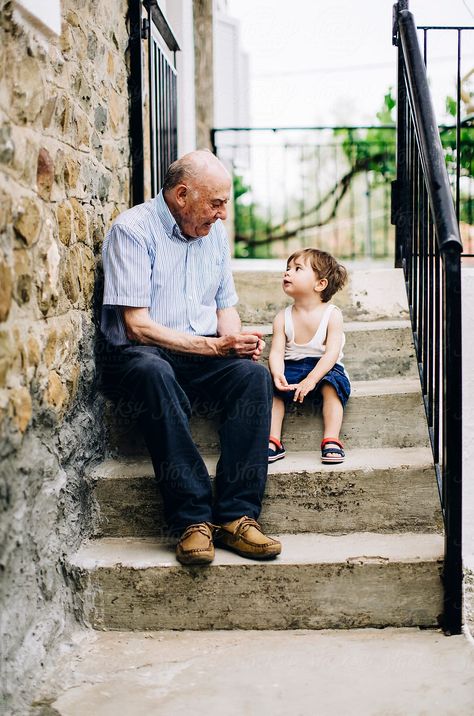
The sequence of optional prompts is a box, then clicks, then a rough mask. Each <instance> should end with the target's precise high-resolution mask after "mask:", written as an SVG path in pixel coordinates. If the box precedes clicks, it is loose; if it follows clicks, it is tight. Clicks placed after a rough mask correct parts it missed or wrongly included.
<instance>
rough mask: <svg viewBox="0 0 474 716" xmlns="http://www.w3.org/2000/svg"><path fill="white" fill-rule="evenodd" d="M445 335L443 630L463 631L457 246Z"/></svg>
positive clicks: (449, 264) (449, 261) (446, 259)
mask: <svg viewBox="0 0 474 716" xmlns="http://www.w3.org/2000/svg"><path fill="white" fill-rule="evenodd" d="M443 264H444V277H445V281H444V302H445V306H446V313H445V328H444V330H445V335H446V346H447V347H449V349H448V350H446V349H445V351H444V360H443V362H444V365H443V375H444V381H443V401H444V405H445V425H444V440H443V442H444V446H443V447H444V451H443V452H444V455H443V490H444V492H445V495H446V502H445V514H444V518H445V560H444V571H443V583H444V614H443V629H444V631H445V632H446V633H448V634H459V633H460V632H461V629H462V581H463V568H462V414H461V405H462V330H461V329H462V326H461V261H460V251H459V248H458V247H456V246H453V247H447V248H446V250H445V251H444V252H443Z"/></svg>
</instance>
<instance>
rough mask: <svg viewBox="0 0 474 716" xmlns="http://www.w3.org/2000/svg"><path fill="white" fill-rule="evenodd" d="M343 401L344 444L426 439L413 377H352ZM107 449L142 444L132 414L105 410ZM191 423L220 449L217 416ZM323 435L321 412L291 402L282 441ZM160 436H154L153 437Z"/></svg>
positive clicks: (135, 448) (133, 451)
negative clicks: (361, 378) (350, 386)
mask: <svg viewBox="0 0 474 716" xmlns="http://www.w3.org/2000/svg"><path fill="white" fill-rule="evenodd" d="M352 388H353V392H352V395H351V398H350V400H349V402H348V404H347V406H346V410H345V415H344V423H343V426H342V433H341V437H342V440H343V441H344V443H346V445H347V447H348V448H351V449H353V448H356V447H364V448H385V447H416V446H421V447H423V446H427V445H428V431H427V427H426V419H425V413H424V408H423V405H422V399H421V393H420V384H419V381H418V379H417V378H415V379H412V378H397V379H391V378H390V379H388V378H384V379H379V380H372V381H362V382H357V381H353V383H352ZM107 422H108V426H109V447H110V450H111V453H112V454H122V455H133V456H135V455H139V454H145V453H146V449H145V446H144V443H143V440H142V439H141V436H140V435H139V434H138V431H137V429H136V427H135V423H134V420H133V414H132V415H131V414H130V411H129V410H128V409H127V406H125V410H124V411H120V410H119V411H117V410H113V408H112V406H110V412H109V415H108V416H107ZM191 429H192V433H193V437H194V440H195V442H196V445H197V446H198V448H199V449H200V450H201V452H204V453H210V454H215V453H217V452H218V451H219V438H218V433H217V421H216V420H215V419H214V420H212V419H207V418H204V417H201V416H193V418H192V419H191ZM321 435H322V419H321V415H320V412H319V411H318V413H317V414H315V412H314V409H313V407H312V405H311V404H308V405H306V404H303V405H298V407H297V406H296V404H295V405H294V406H291V408H290V410H289V411H288V412H287V415H286V417H285V424H284V441H285V445H286V448H287V449H288V450H291V451H299V450H308V448H315V449H318V448H319V444H320V442H321ZM158 437H159V436H157V438H158Z"/></svg>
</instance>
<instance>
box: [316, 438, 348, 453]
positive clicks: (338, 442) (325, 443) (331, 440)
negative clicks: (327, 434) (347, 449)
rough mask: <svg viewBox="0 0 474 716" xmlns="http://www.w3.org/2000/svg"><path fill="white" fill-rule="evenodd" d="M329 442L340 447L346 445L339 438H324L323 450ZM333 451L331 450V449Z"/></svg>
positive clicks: (322, 442)
mask: <svg viewBox="0 0 474 716" xmlns="http://www.w3.org/2000/svg"><path fill="white" fill-rule="evenodd" d="M327 443H331V444H332V445H339V447H340V448H342V449H343V448H344V445H343V444H342V443H341V441H340V440H337V438H324V440H322V441H321V450H322V449H323V448H324V446H325V445H327ZM330 452H331V451H330ZM334 452H337V450H334Z"/></svg>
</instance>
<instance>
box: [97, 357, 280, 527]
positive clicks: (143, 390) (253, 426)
mask: <svg viewBox="0 0 474 716" xmlns="http://www.w3.org/2000/svg"><path fill="white" fill-rule="evenodd" d="M101 353H102V360H101V372H102V389H103V392H104V393H105V394H106V395H108V396H109V397H111V398H112V399H115V400H117V399H119V398H125V399H126V400H127V401H128V405H133V406H134V411H135V410H136V415H137V419H138V423H139V426H140V429H141V432H142V433H143V436H144V438H145V442H146V445H147V447H148V450H149V452H150V455H151V459H152V462H153V468H154V471H155V476H156V478H157V480H158V484H159V488H160V490H161V493H162V496H163V502H164V509H165V516H166V519H167V522H168V526H169V528H170V531H172V532H173V533H178V532H182V531H183V530H184V529H185V528H186V527H187V526H188V525H190V524H193V523H195V522H215V523H217V524H219V523H224V522H229V521H231V520H234V519H236V518H238V517H241V516H242V515H248V516H249V517H253V518H254V519H256V518H258V516H259V514H260V510H261V502H262V497H263V493H264V490H265V483H266V479H267V469H268V462H267V456H268V436H269V433H270V416H271V404H272V393H273V388H272V381H271V378H270V374H269V372H268V371H267V369H266V368H265V367H264V366H263V365H261V364H259V363H255V362H254V361H251V360H248V359H242V358H214V357H207V356H196V355H181V354H178V353H173V352H172V351H169V350H165V349H163V348H157V347H154V346H143V345H134V346H123V347H119V348H114V347H112V346H110V345H109V344H105V345H104V347H103V349H102V351H101ZM193 409H194V410H195V411H198V412H199V413H200V414H202V413H203V412H209V411H210V412H212V413H215V414H217V416H218V417H219V426H220V427H219V437H220V444H221V455H220V458H219V461H218V464H217V469H216V490H215V492H216V494H215V504H214V508H213V498H212V490H211V484H210V480H209V474H208V471H207V469H206V466H205V464H204V461H203V459H202V457H201V455H200V454H199V452H198V449H197V447H196V445H195V443H194V441H193V439H192V437H191V433H190V429H189V418H190V417H191V412H192V410H193Z"/></svg>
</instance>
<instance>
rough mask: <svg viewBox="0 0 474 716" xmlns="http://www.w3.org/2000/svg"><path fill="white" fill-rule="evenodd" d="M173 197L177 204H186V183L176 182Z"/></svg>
mask: <svg viewBox="0 0 474 716" xmlns="http://www.w3.org/2000/svg"><path fill="white" fill-rule="evenodd" d="M174 191H175V197H176V201H177V203H178V204H179V206H184V205H185V204H186V198H187V195H188V187H187V186H186V184H178V186H176V187H175V190H174Z"/></svg>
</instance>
